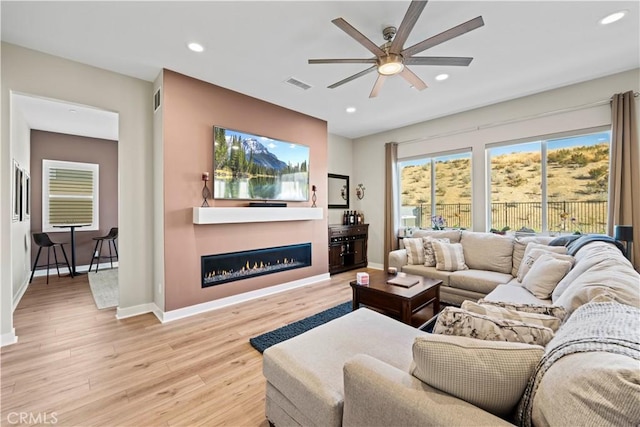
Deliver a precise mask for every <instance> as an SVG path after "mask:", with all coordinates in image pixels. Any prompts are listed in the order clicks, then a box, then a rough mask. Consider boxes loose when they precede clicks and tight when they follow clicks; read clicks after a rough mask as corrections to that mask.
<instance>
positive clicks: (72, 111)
mask: <svg viewBox="0 0 640 427" xmlns="http://www.w3.org/2000/svg"><path fill="white" fill-rule="evenodd" d="M69 112H70V113H77V111H76V110H74V109H73V108H69Z"/></svg>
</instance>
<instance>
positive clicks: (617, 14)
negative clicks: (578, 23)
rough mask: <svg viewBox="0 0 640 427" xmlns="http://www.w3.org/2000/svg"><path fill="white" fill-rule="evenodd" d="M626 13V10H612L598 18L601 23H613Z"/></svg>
mask: <svg viewBox="0 0 640 427" xmlns="http://www.w3.org/2000/svg"><path fill="white" fill-rule="evenodd" d="M626 14H627V11H626V10H621V11H619V12H614V13H612V14H610V15H607V16H605V17H604V18H602V19H601V20H600V23H601V24H602V25H607V24H613V23H614V22H616V21H619V20H621V19H622V18H624V16H625V15H626Z"/></svg>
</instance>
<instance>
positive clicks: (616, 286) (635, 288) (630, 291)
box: [553, 256, 640, 313]
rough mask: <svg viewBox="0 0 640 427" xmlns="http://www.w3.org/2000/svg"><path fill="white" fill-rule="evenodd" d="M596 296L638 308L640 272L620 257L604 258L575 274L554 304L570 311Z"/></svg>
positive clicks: (639, 303) (639, 304) (639, 300)
mask: <svg viewBox="0 0 640 427" xmlns="http://www.w3.org/2000/svg"><path fill="white" fill-rule="evenodd" d="M599 295H604V296H608V297H609V298H610V299H612V300H615V301H617V302H619V303H622V304H627V305H631V306H634V307H640V274H638V272H636V271H635V270H634V269H633V268H632V267H631V264H630V263H629V262H628V261H627V260H626V259H624V258H623V257H622V256H619V257H610V258H606V259H603V260H601V261H600V262H598V263H597V264H594V265H592V266H591V267H590V268H588V269H587V270H586V271H585V272H584V273H583V274H581V275H580V276H578V277H577V278H576V279H575V280H574V281H573V282H571V284H570V285H569V286H568V287H567V288H566V290H565V291H564V292H563V293H562V294H561V295H560V296H559V297H558V298H556V299H555V300H554V301H553V303H554V304H556V305H559V306H562V307H564V308H565V309H566V310H567V312H569V313H571V312H573V311H574V310H575V309H576V308H578V307H580V306H581V305H583V304H586V303H588V302H589V301H591V300H593V299H594V298H595V297H597V296H599Z"/></svg>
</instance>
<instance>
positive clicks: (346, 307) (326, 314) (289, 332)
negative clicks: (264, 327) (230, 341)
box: [249, 301, 351, 353]
mask: <svg viewBox="0 0 640 427" xmlns="http://www.w3.org/2000/svg"><path fill="white" fill-rule="evenodd" d="M350 312H351V301H347V302H345V303H342V304H340V305H337V306H335V307H332V308H330V309H327V310H325V311H321V312H320V313H318V314H314V315H313V316H310V317H307V318H305V319H302V320H298V321H297V322H294V323H290V324H288V325H286V326H283V327H281V328H278V329H275V330H273V331H271V332H267V333H264V334H262V335H258V336H257V337H254V338H250V339H249V343H250V344H251V345H252V346H253V348H255V349H256V350H258V351H259V352H260V353H262V352H263V351H265V350H266V349H268V348H269V347H271V346H272V345H274V344H278V343H279V342H281V341H285V340H288V339H289V338H293V337H295V336H298V335H300V334H301V333H303V332H307V331H308V330H310V329H313V328H315V327H316V326H320V325H322V324H323V323H327V322H328V321H330V320H333V319H337V318H338V317H340V316H344V315H345V314H347V313H350Z"/></svg>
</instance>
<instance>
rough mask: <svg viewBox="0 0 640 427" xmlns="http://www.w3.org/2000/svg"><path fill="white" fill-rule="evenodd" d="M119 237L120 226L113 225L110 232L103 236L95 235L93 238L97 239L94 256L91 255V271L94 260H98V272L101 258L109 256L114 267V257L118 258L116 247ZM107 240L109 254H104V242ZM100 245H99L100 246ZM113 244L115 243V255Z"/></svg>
mask: <svg viewBox="0 0 640 427" xmlns="http://www.w3.org/2000/svg"><path fill="white" fill-rule="evenodd" d="M117 238H118V227H113V228H112V229H111V230H109V234H107V235H106V236H102V237H94V238H93V240H95V241H96V246H95V247H94V248H93V256H92V257H91V263H90V264H89V271H91V267H92V266H93V260H94V259H95V260H97V261H96V273H97V272H98V268H99V266H100V258H107V259H109V261H110V262H111V268H113V259H114V258H115V259H116V261H117V260H118V248H117V247H116V239H117ZM105 240H106V241H107V246H108V247H109V256H107V255H104V256H103V255H102V243H103V242H104V241H105ZM98 245H99V247H98ZM111 245H113V250H114V251H115V253H116V254H115V255H113V253H112V252H111Z"/></svg>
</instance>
